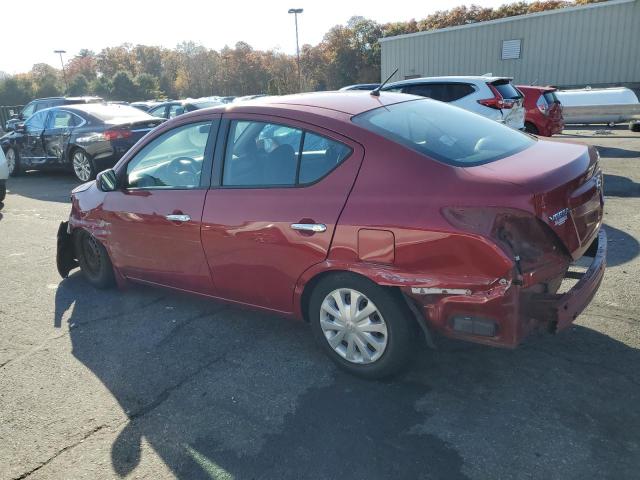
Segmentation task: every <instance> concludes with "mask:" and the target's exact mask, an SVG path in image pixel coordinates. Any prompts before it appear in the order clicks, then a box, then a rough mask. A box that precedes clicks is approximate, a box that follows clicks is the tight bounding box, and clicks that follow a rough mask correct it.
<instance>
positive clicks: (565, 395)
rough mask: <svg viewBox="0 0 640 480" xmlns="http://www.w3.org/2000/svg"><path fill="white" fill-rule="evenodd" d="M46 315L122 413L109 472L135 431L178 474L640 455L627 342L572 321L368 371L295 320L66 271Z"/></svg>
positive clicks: (381, 471)
mask: <svg viewBox="0 0 640 480" xmlns="http://www.w3.org/2000/svg"><path fill="white" fill-rule="evenodd" d="M596 314H597V313H596ZM596 314H594V315H596ZM607 315H610V316H612V315H613V314H612V313H610V312H609V313H607ZM611 318H613V317H611ZM602 319H603V320H602V321H603V322H604V321H614V320H615V321H618V322H632V321H637V320H632V319H631V320H630V319H626V318H619V319H614V320H610V317H602ZM54 325H55V326H56V327H57V328H65V329H69V335H70V339H71V344H72V349H73V350H72V352H73V355H74V357H75V358H76V359H77V360H78V361H79V362H81V363H82V364H83V365H84V366H86V367H87V368H88V369H89V370H90V371H91V372H92V373H93V374H94V375H95V376H96V377H97V378H98V379H99V380H100V381H101V382H102V383H103V384H104V385H105V387H106V388H108V389H109V391H110V392H111V394H112V395H113V396H114V397H115V399H116V400H117V401H118V402H119V404H120V406H121V408H122V410H123V411H124V412H125V413H126V415H127V417H128V421H127V422H126V424H125V425H124V427H123V428H122V429H121V431H120V432H119V434H118V435H117V438H115V440H114V441H113V443H112V446H111V458H110V461H111V467H112V468H113V470H114V471H115V472H116V474H117V475H118V476H120V477H124V476H127V475H129V474H132V475H135V472H134V470H135V469H136V467H138V465H139V464H140V463H141V462H142V454H141V451H142V450H141V449H142V444H143V441H144V442H146V443H148V444H149V445H151V446H152V448H153V449H154V450H155V452H157V454H158V456H159V457H160V458H161V459H162V461H163V462H164V463H165V464H166V465H167V466H168V468H170V469H171V471H172V473H173V474H174V475H175V476H176V477H177V478H180V479H198V478H235V479H244V478H265V479H270V478H278V479H300V478H305V479H328V478H338V477H345V476H346V477H349V478H354V479H360V478H363V479H364V478H367V479H371V478H399V479H400V478H402V479H405V478H406V479H408V478H446V479H457V478H460V479H462V478H563V479H568V478H597V477H598V476H599V475H600V473H601V472H607V474H608V475H610V476H611V478H632V477H633V476H634V475H635V474H636V473H637V469H636V467H637V465H638V464H639V463H640V450H639V449H638V448H637V445H638V443H637V432H638V430H639V429H640V414H639V413H638V411H637V408H636V406H637V404H638V401H640V370H638V369H637V368H636V366H637V365H639V364H640V355H639V352H638V350H636V349H633V348H630V347H628V346H627V345H625V344H624V343H622V342H620V341H618V340H616V339H615V338H613V337H611V336H609V335H605V334H603V333H600V332H599V331H597V330H594V329H592V328H587V327H585V326H575V327H573V328H572V329H571V330H572V331H571V332H567V333H563V334H560V335H557V336H545V337H541V338H536V339H534V340H533V341H532V342H531V343H530V344H527V345H524V346H522V347H521V348H519V349H517V350H515V351H508V350H501V349H494V348H488V347H482V346H476V345H472V344H466V343H458V342H453V341H446V340H443V339H439V340H438V342H437V343H438V345H439V350H438V351H437V352H432V351H429V350H427V349H421V350H420V351H419V352H417V354H416V357H417V360H416V364H415V365H414V366H413V368H412V369H411V370H410V371H409V372H408V373H406V374H404V375H403V376H401V377H400V378H397V379H395V380H393V381H386V382H369V381H364V380H360V379H357V378H354V377H352V376H349V375H346V374H344V373H342V372H340V371H338V370H337V369H336V368H334V367H333V366H332V364H331V362H329V361H328V360H327V359H326V358H325V357H324V356H323V355H322V354H321V353H320V352H319V350H318V349H317V348H316V347H315V345H314V344H313V341H312V338H311V335H310V332H309V329H308V327H307V326H306V325H304V324H302V323H299V322H293V321H289V320H286V319H283V318H281V317H278V316H274V315H266V314H263V313H257V312H249V311H246V310H241V309H238V308H235V307H227V306H223V305H221V304H219V303H216V302H212V301H208V300H202V299H199V298H192V297H189V296H185V295H179V294H174V293H171V292H166V291H164V290H157V289H150V288H143V287H135V288H132V289H130V290H128V291H124V292H123V291H118V290H110V291H98V290H95V289H93V288H91V287H90V286H88V285H87V284H86V283H85V282H84V281H83V279H82V278H81V276H80V275H79V274H77V273H76V274H73V275H71V276H70V277H69V278H67V279H65V280H63V281H62V282H61V283H60V285H59V287H58V289H57V291H56V301H55V315H54ZM629 328H631V327H629ZM621 336H622V337H623V338H624V336H623V335H621ZM100 454H101V453H98V455H100ZM106 455H108V454H106ZM105 460H106V461H107V462H108V461H109V459H108V458H104V459H100V462H101V463H102V462H104V461H105Z"/></svg>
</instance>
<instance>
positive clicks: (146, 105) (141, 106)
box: [129, 101, 164, 112]
mask: <svg viewBox="0 0 640 480" xmlns="http://www.w3.org/2000/svg"><path fill="white" fill-rule="evenodd" d="M161 103H164V102H156V101H148V102H132V103H130V104H129V105H131V106H132V107H135V108H137V109H138V110H142V111H143V112H148V111H149V110H151V109H152V108H153V107H157V106H158V105H160V104H161Z"/></svg>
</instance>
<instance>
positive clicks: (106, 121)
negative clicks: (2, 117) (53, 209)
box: [0, 103, 163, 182]
mask: <svg viewBox="0 0 640 480" xmlns="http://www.w3.org/2000/svg"><path fill="white" fill-rule="evenodd" d="M162 122H163V120H160V119H158V118H155V117H152V116H151V115H148V114H146V113H144V112H141V111H140V110H138V109H136V108H133V107H130V106H128V105H106V104H100V103H94V104H86V105H79V104H78V105H65V106H63V107H54V108H49V109H46V110H41V111H39V112H37V113H35V114H34V115H32V116H31V117H29V119H28V120H27V121H26V122H25V123H24V124H18V126H17V127H16V130H15V131H13V132H11V133H9V134H7V135H5V136H4V137H2V138H0V147H2V150H3V151H4V153H5V155H6V157H7V161H8V166H9V173H10V175H13V176H15V175H19V174H20V173H22V172H24V171H25V170H32V169H49V168H64V169H70V170H71V171H72V172H73V173H74V174H75V176H76V177H77V178H78V180H80V181H83V182H86V181H87V180H90V179H92V178H94V177H95V175H96V173H97V172H99V171H100V170H102V169H105V168H108V167H112V166H113V165H114V164H115V163H116V161H118V159H119V158H120V157H122V155H124V154H125V153H126V152H127V150H129V148H131V146H132V145H133V144H134V143H136V142H137V141H138V140H139V139H140V138H142V137H143V136H144V135H145V134H146V133H148V132H149V131H151V130H152V129H153V128H154V127H156V126H158V125H159V124H160V123H162Z"/></svg>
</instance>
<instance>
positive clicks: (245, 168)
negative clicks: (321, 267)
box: [202, 113, 364, 313]
mask: <svg viewBox="0 0 640 480" xmlns="http://www.w3.org/2000/svg"><path fill="white" fill-rule="evenodd" d="M276 118H277V117H276ZM225 119H226V120H225V121H224V122H223V127H221V134H220V137H219V142H218V147H217V148H216V160H215V168H214V182H213V184H212V188H211V190H209V192H208V194H207V198H206V202H205V208H204V212H203V217H202V244H203V247H204V250H205V253H206V256H207V260H208V263H209V266H210V268H211V274H212V278H213V282H214V288H215V292H216V295H217V296H219V297H221V298H225V299H228V300H232V301H236V302H240V303H244V304H248V305H255V306H260V307H263V308H268V309H271V310H275V311H279V312H285V313H290V312H292V311H293V291H294V287H295V285H296V282H297V280H298V278H299V277H300V275H302V273H303V272H304V271H305V270H307V269H308V268H310V267H311V266H313V265H315V264H317V263H320V262H322V261H324V260H325V259H326V257H327V254H328V251H329V247H330V245H331V239H332V236H333V231H334V228H335V225H336V223H337V221H338V217H339V216H340V212H341V210H342V208H343V206H344V204H345V202H346V199H347V197H348V195H349V191H350V189H351V187H352V186H353V182H354V181H355V177H356V174H357V171H358V168H359V167H360V163H361V162H362V158H363V154H364V150H363V148H362V147H361V146H360V145H359V144H358V143H356V142H354V141H352V140H350V139H348V138H345V137H342V136H340V135H338V134H336V133H335V132H331V131H327V130H323V129H321V128H318V127H315V126H310V125H307V124H304V123H300V122H295V121H290V120H287V121H286V122H285V121H284V120H282V119H281V118H277V119H275V120H272V119H271V118H270V117H266V116H261V115H248V114H239V113H238V114H235V113H232V114H226V115H225ZM223 132H224V133H223ZM225 142H226V147H225V145H224V144H225Z"/></svg>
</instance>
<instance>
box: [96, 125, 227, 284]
mask: <svg viewBox="0 0 640 480" xmlns="http://www.w3.org/2000/svg"><path fill="white" fill-rule="evenodd" d="M218 125H219V121H218V119H215V118H214V119H212V118H211V117H208V118H207V119H202V117H201V119H193V118H192V119H190V120H189V122H188V123H184V124H181V125H178V126H176V127H174V128H171V129H170V130H167V131H163V132H162V133H160V134H159V135H157V136H154V137H152V138H151V139H149V141H148V142H147V143H146V145H144V146H143V147H142V148H141V149H140V150H138V151H137V153H136V154H135V155H134V156H133V157H132V158H131V159H130V160H129V161H128V162H126V164H124V165H122V166H121V168H119V170H118V172H117V174H118V177H119V182H120V184H121V185H122V187H121V188H120V189H119V190H117V191H114V192H109V193H107V194H106V196H105V200H104V202H103V209H104V211H105V217H106V219H107V222H108V223H107V225H108V228H109V230H110V231H109V237H108V246H109V249H110V254H111V257H112V260H113V263H114V265H116V266H117V267H118V268H119V270H120V271H121V272H122V273H123V274H124V275H125V277H128V278H131V279H135V280H142V281H146V282H152V283H156V284H160V285H165V286H169V287H174V288H179V289H182V290H187V291H192V292H197V293H205V294H210V293H211V291H212V288H211V287H212V283H211V275H210V273H209V269H208V266H207V261H206V259H205V255H204V251H203V249H202V244H201V242H200V225H201V219H202V207H203V205H204V200H205V196H206V193H207V187H208V185H209V183H210V179H211V162H212V149H213V143H214V142H215V134H216V132H217V127H218Z"/></svg>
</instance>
